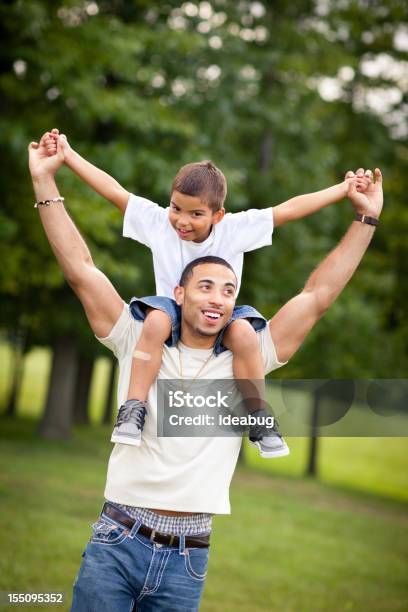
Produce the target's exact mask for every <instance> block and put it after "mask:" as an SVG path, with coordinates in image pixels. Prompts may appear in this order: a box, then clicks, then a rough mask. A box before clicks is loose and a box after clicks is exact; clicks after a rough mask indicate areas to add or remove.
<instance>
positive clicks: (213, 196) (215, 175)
mask: <svg viewBox="0 0 408 612" xmlns="http://www.w3.org/2000/svg"><path fill="white" fill-rule="evenodd" d="M47 148H48V154H49V155H54V154H56V153H57V151H58V153H59V154H62V155H63V157H64V162H65V164H66V165H67V166H68V167H69V168H71V170H73V172H75V173H76V174H77V175H78V176H79V177H80V178H82V179H83V180H84V181H85V182H86V183H88V185H89V186H90V187H92V188H93V189H94V190H95V191H96V192H97V193H99V194H100V195H102V196H103V197H105V198H106V199H107V200H109V201H111V202H112V203H113V204H115V206H117V207H118V208H119V209H120V210H121V211H122V213H123V214H124V215H125V219H124V229H123V235H124V236H126V237H129V238H133V239H134V240H137V241H139V242H141V243H142V244H145V245H146V246H148V247H149V248H150V249H151V250H152V254H153V263H154V274H155V281H156V293H157V295H156V296H153V297H148V298H143V299H141V300H138V299H136V298H134V299H133V300H132V301H131V304H130V306H131V311H132V314H133V316H134V317H135V318H137V319H139V320H144V321H145V323H144V326H143V332H142V335H141V337H140V339H139V342H138V343H137V345H136V347H135V352H134V355H133V361H132V372H131V378H130V385H129V391H128V399H127V401H126V402H125V404H124V405H123V406H121V407H120V409H119V414H118V418H117V421H116V424H115V427H114V430H113V434H112V438H111V440H112V442H116V443H124V444H131V445H138V444H140V441H141V431H142V429H143V424H144V419H145V415H146V408H147V403H146V402H147V395H148V391H149V388H150V386H151V384H152V383H153V381H154V379H155V378H156V376H157V373H158V370H159V366H160V363H161V358H162V347H163V344H164V343H166V344H168V345H169V346H173V345H175V344H177V341H178V326H179V312H178V309H177V306H176V305H175V303H174V301H173V289H174V287H175V286H176V285H178V284H179V280H180V277H181V272H182V271H183V269H184V267H185V266H186V265H187V264H188V263H189V262H190V261H192V260H193V259H196V258H198V257H202V256H208V255H213V256H218V257H222V258H223V259H226V260H227V261H228V262H229V263H230V264H231V266H232V268H233V269H234V272H235V274H236V276H237V281H238V286H237V289H236V291H237V293H238V291H239V286H240V281H241V274H242V266H243V254H244V252H248V251H251V250H254V249H257V248H260V247H262V246H266V245H268V244H271V242H272V232H273V228H274V226H279V225H283V224H284V223H287V222H288V221H293V220H296V219H300V218H302V217H305V216H307V215H310V214H312V213H314V212H316V211H317V210H319V209H321V208H323V207H325V206H327V205H329V204H332V203H334V202H336V201H338V200H340V199H342V198H344V197H345V196H347V195H348V193H349V188H350V185H351V182H352V181H354V182H357V190H358V191H365V189H366V188H367V186H368V184H369V182H370V179H369V178H368V177H367V176H363V177H359V178H353V179H346V180H345V181H344V182H342V183H340V184H338V185H334V186H333V187H330V188H328V189H325V190H322V191H319V192H316V193H312V194H306V195H302V196H297V197H295V198H292V199H291V200H288V201H287V202H284V203H282V204H280V205H278V206H275V207H273V208H268V209H262V210H249V211H245V212H240V213H236V214H231V213H228V214H225V209H224V207H223V204H224V200H225V197H226V194H227V185H226V180H225V177H224V175H223V173H222V172H221V171H220V170H219V169H218V168H217V167H216V166H215V165H214V164H213V163H212V162H210V161H204V162H199V163H192V164H187V165H186V166H183V167H182V168H181V169H180V170H179V171H178V173H177V175H176V177H175V179H174V181H173V184H172V189H171V200H170V207H169V209H168V210H165V209H164V208H162V207H160V206H158V205H157V204H155V203H153V202H151V201H149V200H146V199H145V198H140V197H137V196H134V195H133V194H129V192H128V191H126V190H125V189H124V188H123V187H122V186H121V185H119V183H117V182H116V181H115V180H114V179H113V178H112V177H111V176H109V175H108V174H106V173H105V172H103V171H102V170H99V169H98V168H96V167H95V166H93V165H92V164H90V163H89V162H87V161H86V160H85V159H83V158H82V157H81V156H80V155H79V154H78V153H76V152H75V151H74V150H73V149H72V148H71V147H70V146H69V144H68V141H67V139H66V137H65V136H64V135H59V132H58V130H56V129H54V130H52V132H51V133H50V134H49V138H48V141H47ZM210 286H211V279H207V280H206V281H205V282H203V283H202V284H201V286H200V287H199V290H200V292H201V294H205V292H206V291H208V290H209V287H210ZM229 290H231V291H235V289H231V288H230V289H229ZM212 300H213V301H212V302H211V303H208V308H207V309H206V310H205V311H203V312H202V319H201V320H200V321H196V322H195V323H194V325H196V326H197V327H196V328H198V329H200V326H201V328H202V329H200V333H202V335H204V336H205V330H206V329H207V330H208V329H209V328H210V329H211V325H216V321H217V319H218V318H219V316H220V314H222V313H221V311H220V307H221V306H220V304H221V301H220V303H217V301H216V299H215V298H212ZM214 300H215V301H214ZM265 325H266V321H265V319H264V318H263V317H262V315H260V314H259V313H258V312H257V311H256V310H255V309H254V308H252V307H250V306H241V307H236V308H235V309H234V313H233V317H232V319H231V323H230V324H229V325H228V326H227V328H224V330H223V331H222V332H221V333H220V335H219V337H218V339H217V343H216V345H215V350H214V352H215V354H216V355H217V354H219V353H220V352H222V351H224V350H227V349H228V350H231V351H232V353H233V370H234V377H235V378H236V379H237V380H238V381H239V387H240V391H241V393H242V395H243V398H244V403H245V406H246V408H247V410H248V411H249V412H250V413H251V414H253V415H254V416H265V414H266V410H265V409H264V406H265V400H264V397H265V390H264V377H263V364H262V359H261V355H260V352H259V348H258V342H257V339H256V331H260V330H261V329H263V328H264V327H265ZM205 365H206V364H204V367H205ZM203 369H204V368H202V369H201V370H200V372H199V373H197V377H198V375H199V374H205V372H203V371H202V370H203ZM180 378H183V373H182V359H181V352H180ZM249 437H250V440H251V442H252V443H253V444H255V445H256V446H257V447H258V449H259V451H260V454H261V456H262V457H264V458H273V457H279V456H284V455H287V454H288V453H289V449H288V447H287V445H286V443H285V441H284V440H283V438H282V437H281V435H280V434H279V432H278V430H277V427H276V422H275V424H274V426H273V428H265V427H260V426H254V427H252V428H250V431H249Z"/></svg>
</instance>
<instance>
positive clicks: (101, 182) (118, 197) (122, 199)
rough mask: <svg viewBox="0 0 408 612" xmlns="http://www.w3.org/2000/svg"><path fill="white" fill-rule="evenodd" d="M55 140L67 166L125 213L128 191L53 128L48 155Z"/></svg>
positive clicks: (54, 147) (53, 148)
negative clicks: (81, 154)
mask: <svg viewBox="0 0 408 612" xmlns="http://www.w3.org/2000/svg"><path fill="white" fill-rule="evenodd" d="M57 142H58V143H59V148H60V151H61V153H62V154H63V157H64V162H65V164H66V165H67V166H68V168H70V169H71V170H72V171H73V172H75V174H77V175H78V176H79V178H80V179H82V180H83V181H84V182H85V183H87V184H88V185H89V186H90V187H92V189H93V190H94V191H96V192H97V193H99V195H101V196H102V197H104V198H105V199H106V200H109V202H112V204H114V205H115V206H117V208H119V210H121V211H122V213H125V210H126V206H127V203H128V199H129V192H128V191H126V189H124V188H123V187H122V185H120V184H119V183H118V182H117V181H116V180H115V179H114V178H112V177H111V176H110V175H109V174H107V172H104V171H103V170H100V169H99V168H97V167H96V166H94V165H93V164H91V163H90V162H88V161H87V160H86V159H84V158H83V157H81V156H80V155H79V153H77V152H76V151H74V149H73V148H72V147H71V146H70V145H69V143H68V140H67V137H66V136H65V134H59V133H58V130H57V129H55V128H54V129H53V130H52V131H51V132H50V136H49V139H48V143H49V144H48V145H47V152H48V155H53V154H54V153H55V152H56V149H57Z"/></svg>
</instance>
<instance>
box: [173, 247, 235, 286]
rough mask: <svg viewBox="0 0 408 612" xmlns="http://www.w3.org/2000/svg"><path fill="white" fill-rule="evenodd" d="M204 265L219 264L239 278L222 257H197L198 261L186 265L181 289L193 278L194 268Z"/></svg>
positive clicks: (194, 260) (182, 275)
mask: <svg viewBox="0 0 408 612" xmlns="http://www.w3.org/2000/svg"><path fill="white" fill-rule="evenodd" d="M204 264H217V265H219V266H224V267H225V268H228V269H229V270H231V271H232V272H233V273H234V276H235V278H237V275H236V274H235V271H234V268H233V267H232V266H231V264H229V263H228V261H225V259H222V257H215V255H206V256H205V257H197V259H193V261H190V263H188V264H187V265H186V267H185V268H184V270H183V272H182V274H181V278H180V282H179V285H180V287H185V286H186V284H187V282H188V281H189V280H190V278H191V277H192V276H193V270H194V268H196V267H197V266H202V265H204Z"/></svg>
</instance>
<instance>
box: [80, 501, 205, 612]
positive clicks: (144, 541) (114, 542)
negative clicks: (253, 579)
mask: <svg viewBox="0 0 408 612" xmlns="http://www.w3.org/2000/svg"><path fill="white" fill-rule="evenodd" d="M92 527H93V533H92V536H91V539H90V541H89V543H88V545H87V547H86V549H85V552H84V553H83V555H82V556H83V561H82V564H81V567H80V569H79V574H78V576H77V578H76V580H75V583H74V591H73V600H72V608H71V612H131V611H132V610H135V611H136V610H137V612H194V611H196V610H198V609H199V604H200V599H201V595H202V591H203V588H204V581H205V577H206V575H207V565H208V554H209V549H208V548H184V537H183V536H180V545H179V546H178V547H174V546H166V545H161V544H156V543H154V542H150V540H149V539H148V538H147V537H145V536H143V535H141V534H138V529H139V527H140V521H136V522H135V524H134V525H133V527H132V529H129V528H128V527H125V526H124V525H121V524H120V523H118V522H116V521H114V520H112V519H111V518H109V517H107V516H105V515H104V514H103V513H102V514H101V515H100V517H99V519H98V521H97V522H96V523H95V524H94V525H93V526H92Z"/></svg>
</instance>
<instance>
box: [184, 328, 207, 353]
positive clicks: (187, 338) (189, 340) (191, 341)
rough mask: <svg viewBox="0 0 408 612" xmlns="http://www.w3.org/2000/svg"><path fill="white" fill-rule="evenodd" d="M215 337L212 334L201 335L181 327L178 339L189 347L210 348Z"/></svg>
mask: <svg viewBox="0 0 408 612" xmlns="http://www.w3.org/2000/svg"><path fill="white" fill-rule="evenodd" d="M215 340H216V338H214V336H201V335H200V334H194V333H192V332H190V331H189V330H186V329H183V328H182V329H181V334H180V341H181V342H182V343H183V344H184V345H185V346H188V347H189V348H193V349H211V348H213V347H214V344H215Z"/></svg>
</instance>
